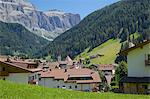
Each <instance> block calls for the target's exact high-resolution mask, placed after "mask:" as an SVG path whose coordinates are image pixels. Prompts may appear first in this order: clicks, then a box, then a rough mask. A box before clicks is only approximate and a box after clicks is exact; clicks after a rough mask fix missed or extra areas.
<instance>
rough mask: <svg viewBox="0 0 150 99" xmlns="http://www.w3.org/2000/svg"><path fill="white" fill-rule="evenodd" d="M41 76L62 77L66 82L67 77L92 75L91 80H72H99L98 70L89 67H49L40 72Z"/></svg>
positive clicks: (88, 81)
mask: <svg viewBox="0 0 150 99" xmlns="http://www.w3.org/2000/svg"><path fill="white" fill-rule="evenodd" d="M40 74H41V77H42V78H54V79H63V80H64V82H68V81H69V80H68V78H69V77H87V76H88V77H92V78H93V80H74V82H76V83H97V82H101V79H100V77H99V74H98V72H96V71H93V70H90V69H86V68H85V69H51V70H50V71H46V72H44V71H43V72H40Z"/></svg>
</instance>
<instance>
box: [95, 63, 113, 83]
mask: <svg viewBox="0 0 150 99" xmlns="http://www.w3.org/2000/svg"><path fill="white" fill-rule="evenodd" d="M98 69H99V70H101V71H102V72H103V73H104V76H105V78H106V81H107V84H108V85H110V83H111V79H112V78H113V77H114V75H115V65H113V64H100V65H99V66H98Z"/></svg>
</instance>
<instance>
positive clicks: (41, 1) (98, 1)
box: [29, 0, 119, 18]
mask: <svg viewBox="0 0 150 99" xmlns="http://www.w3.org/2000/svg"><path fill="white" fill-rule="evenodd" d="M29 1H31V2H32V3H33V4H34V5H35V6H36V7H37V9H38V10H41V11H48V10H50V9H58V10H63V11H64V12H71V13H78V14H80V15H81V18H84V17H85V16H87V15H88V14H90V13H91V12H93V11H95V10H98V9H100V8H102V7H104V6H106V5H110V4H112V3H114V2H117V1H119V0H29Z"/></svg>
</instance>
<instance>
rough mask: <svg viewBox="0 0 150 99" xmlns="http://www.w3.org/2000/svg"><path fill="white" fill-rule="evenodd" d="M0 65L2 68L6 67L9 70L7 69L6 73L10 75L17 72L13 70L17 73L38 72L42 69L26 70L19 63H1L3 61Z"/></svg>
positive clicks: (24, 66) (24, 65) (23, 65)
mask: <svg viewBox="0 0 150 99" xmlns="http://www.w3.org/2000/svg"><path fill="white" fill-rule="evenodd" d="M0 65H1V66H4V67H7V68H10V69H8V70H9V71H8V72H11V73H13V72H14V73H16V72H17V71H15V69H17V70H18V71H19V72H32V73H33V72H38V71H41V70H42V69H40V68H35V69H28V68H27V67H26V64H24V63H23V64H22V63H20V62H3V61H0Z"/></svg>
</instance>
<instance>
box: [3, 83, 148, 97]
mask: <svg viewBox="0 0 150 99" xmlns="http://www.w3.org/2000/svg"><path fill="white" fill-rule="evenodd" d="M149 98H150V96H148V95H131V94H114V93H87V92H79V91H69V90H63V89H53V88H44V87H40V86H32V85H21V84H14V83H12V82H6V81H1V80H0V99H149Z"/></svg>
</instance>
